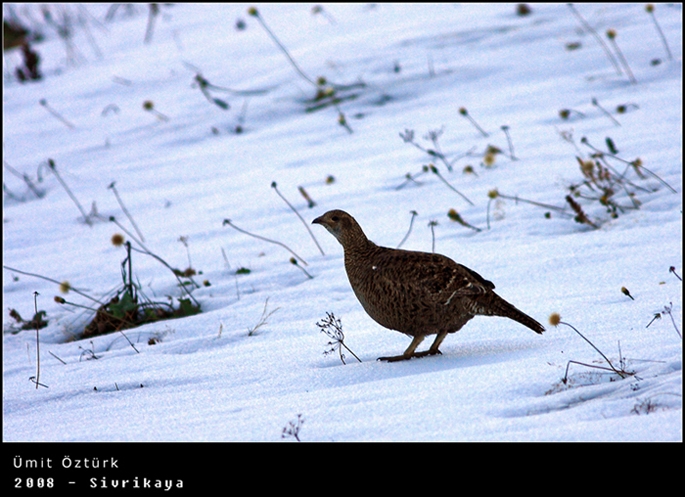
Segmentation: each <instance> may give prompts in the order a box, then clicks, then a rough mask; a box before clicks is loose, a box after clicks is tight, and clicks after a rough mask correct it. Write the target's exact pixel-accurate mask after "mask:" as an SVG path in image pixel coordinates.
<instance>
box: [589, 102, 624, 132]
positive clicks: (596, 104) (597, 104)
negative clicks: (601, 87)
mask: <svg viewBox="0 0 685 497" xmlns="http://www.w3.org/2000/svg"><path fill="white" fill-rule="evenodd" d="M592 105H594V106H595V107H597V108H598V109H599V110H601V111H602V112H603V113H604V115H605V116H607V117H608V118H609V119H611V120H612V122H613V123H614V124H615V125H616V126H620V125H621V123H620V122H618V121H617V120H616V118H614V116H612V115H611V114H610V113H609V112H608V111H607V110H606V109H605V108H604V107H602V106H601V105H599V102H598V101H597V99H596V98H593V99H592Z"/></svg>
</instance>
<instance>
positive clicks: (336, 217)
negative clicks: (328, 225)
mask: <svg viewBox="0 0 685 497" xmlns="http://www.w3.org/2000/svg"><path fill="white" fill-rule="evenodd" d="M331 221H335V222H336V223H337V222H338V221H340V218H339V217H338V216H333V217H332V218H331Z"/></svg>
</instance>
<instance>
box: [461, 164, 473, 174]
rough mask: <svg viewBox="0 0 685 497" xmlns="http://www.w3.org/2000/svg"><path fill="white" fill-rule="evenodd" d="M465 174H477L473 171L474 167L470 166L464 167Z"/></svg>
mask: <svg viewBox="0 0 685 497" xmlns="http://www.w3.org/2000/svg"><path fill="white" fill-rule="evenodd" d="M464 174H475V171H474V170H473V166H471V165H468V166H465V167H464Z"/></svg>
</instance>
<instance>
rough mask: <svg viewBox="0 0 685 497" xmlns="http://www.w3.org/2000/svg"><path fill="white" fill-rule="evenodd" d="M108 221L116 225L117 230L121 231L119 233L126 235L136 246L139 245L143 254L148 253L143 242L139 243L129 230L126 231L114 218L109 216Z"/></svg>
mask: <svg viewBox="0 0 685 497" xmlns="http://www.w3.org/2000/svg"><path fill="white" fill-rule="evenodd" d="M108 220H109V221H110V222H112V223H114V224H116V225H117V226H118V227H119V229H121V231H123V232H124V233H126V235H128V237H129V238H131V240H133V241H134V242H136V243H137V244H138V245H140V246H141V247H142V248H143V250H144V251H145V252H149V250H148V248H147V247H146V246H145V245H143V242H141V241H140V240H138V239H137V238H136V237H135V236H133V234H132V233H131V232H130V231H129V230H127V229H126V227H125V226H124V225H122V224H121V223H120V222H119V221H117V218H115V217H114V216H109V218H108Z"/></svg>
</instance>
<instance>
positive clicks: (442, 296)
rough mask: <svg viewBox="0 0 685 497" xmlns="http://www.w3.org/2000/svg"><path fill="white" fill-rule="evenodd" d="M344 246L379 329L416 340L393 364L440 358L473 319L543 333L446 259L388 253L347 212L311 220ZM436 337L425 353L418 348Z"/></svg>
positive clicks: (355, 284)
mask: <svg viewBox="0 0 685 497" xmlns="http://www.w3.org/2000/svg"><path fill="white" fill-rule="evenodd" d="M312 224H319V225H321V226H323V227H324V228H326V230H328V231H329V232H330V233H331V234H332V235H333V236H334V237H335V238H336V239H337V240H338V242H340V244H341V245H342V247H343V252H344V260H345V270H346V272H347V277H348V279H349V281H350V285H351V286H352V290H353V291H354V294H355V295H356V297H357V299H358V300H359V302H360V303H361V305H362V307H363V308H364V310H365V311H366V313H367V314H368V315H369V316H370V317H371V318H372V319H373V320H374V321H376V322H377V323H378V324H380V325H381V326H383V327H385V328H388V329H391V330H395V331H399V332H400V333H404V334H405V335H408V336H410V337H412V341H411V343H410V344H409V347H407V349H406V350H405V351H404V353H402V354H401V355H396V356H388V357H379V358H378V360H380V361H387V362H395V361H403V360H407V359H411V358H416V357H425V356H429V355H436V354H441V353H442V352H440V350H439V348H440V345H441V344H442V342H443V340H444V339H445V337H446V336H447V335H448V334H450V333H456V332H457V331H459V330H460V329H461V328H462V327H463V326H464V325H465V324H466V323H467V322H468V321H470V320H471V319H472V318H473V317H474V316H502V317H505V318H509V319H513V320H514V321H517V322H518V323H520V324H522V325H524V326H527V327H528V328H530V329H531V330H533V331H534V332H536V333H538V334H542V332H543V331H545V328H544V327H543V326H542V325H541V324H540V323H538V322H537V321H536V320H535V319H533V318H532V317H530V316H528V315H527V314H525V313H524V312H522V311H520V310H519V309H517V308H516V307H514V306H513V305H512V304H510V303H509V302H507V301H506V300H504V299H503V298H502V297H500V296H499V295H497V294H496V293H495V292H494V289H495V285H494V284H493V283H492V282H491V281H488V280H486V279H484V278H483V277H482V276H481V275H479V274H478V273H476V272H475V271H473V270H472V269H469V268H467V267H466V266H463V265H461V264H458V263H457V262H455V261H453V260H452V259H450V258H449V257H447V256H444V255H441V254H436V253H428V252H416V251H410V250H403V249H395V248H388V247H382V246H379V245H376V244H375V243H374V242H372V241H371V240H369V239H368V238H367V237H366V235H365V234H364V231H363V230H362V228H361V226H359V223H357V221H356V220H355V219H354V218H353V217H352V216H351V215H350V214H348V213H347V212H345V211H342V210H339V209H335V210H331V211H328V212H326V213H325V214H323V215H322V216H319V217H317V218H316V219H314V220H313V221H312ZM429 335H436V337H435V339H434V341H433V343H432V345H431V346H430V348H428V349H427V350H423V351H420V352H417V350H416V349H417V347H418V346H419V344H421V342H422V341H423V340H424V338H426V336H429Z"/></svg>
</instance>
